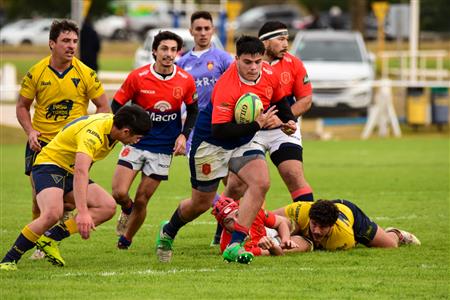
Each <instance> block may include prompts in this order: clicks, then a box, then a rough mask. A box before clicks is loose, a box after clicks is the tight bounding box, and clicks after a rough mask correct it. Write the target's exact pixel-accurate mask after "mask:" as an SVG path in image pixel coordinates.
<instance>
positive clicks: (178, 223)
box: [163, 206, 188, 239]
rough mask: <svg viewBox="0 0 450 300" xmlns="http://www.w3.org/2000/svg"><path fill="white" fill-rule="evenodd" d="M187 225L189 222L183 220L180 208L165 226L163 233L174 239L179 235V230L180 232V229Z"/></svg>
mask: <svg viewBox="0 0 450 300" xmlns="http://www.w3.org/2000/svg"><path fill="white" fill-rule="evenodd" d="M187 223H188V222H185V221H183V219H182V218H181V214H180V207H179V206H178V208H177V209H176V210H175V212H174V213H173V215H172V217H171V218H170V221H169V223H167V224H166V225H165V226H164V228H163V231H164V233H166V234H168V235H169V236H170V237H171V238H173V239H174V238H175V236H176V235H177V233H178V230H180V228H181V227H183V226H184V225H186V224H187Z"/></svg>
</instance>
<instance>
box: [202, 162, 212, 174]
mask: <svg viewBox="0 0 450 300" xmlns="http://www.w3.org/2000/svg"><path fill="white" fill-rule="evenodd" d="M202 173H203V174H205V175H208V174H209V173H211V165H210V164H203V165H202Z"/></svg>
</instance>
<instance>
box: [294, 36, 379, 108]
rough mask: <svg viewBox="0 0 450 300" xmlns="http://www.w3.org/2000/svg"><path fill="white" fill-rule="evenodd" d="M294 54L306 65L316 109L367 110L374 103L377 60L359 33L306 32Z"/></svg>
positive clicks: (295, 47)
mask: <svg viewBox="0 0 450 300" xmlns="http://www.w3.org/2000/svg"><path fill="white" fill-rule="evenodd" d="M291 53H292V54H294V55H295V56H297V57H299V58H300V59H301V60H302V61H303V63H304V65H305V68H306V71H307V72H308V77H309V79H310V81H311V83H312V86H313V104H314V106H316V107H338V106H340V107H344V108H345V107H347V108H351V109H364V108H367V107H368V106H369V104H370V103H371V100H372V80H373V79H374V74H375V73H374V66H373V61H374V56H373V54H370V53H368V52H367V50H366V47H365V44H364V40H363V38H362V36H361V34H360V33H359V32H351V31H332V30H309V31H302V32H299V33H297V35H296V37H295V39H294V42H293V44H292V48H291Z"/></svg>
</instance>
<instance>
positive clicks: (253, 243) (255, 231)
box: [220, 209, 276, 256]
mask: <svg viewBox="0 0 450 300" xmlns="http://www.w3.org/2000/svg"><path fill="white" fill-rule="evenodd" d="M275 221H276V216H275V214H274V213H272V212H270V211H267V210H264V209H260V210H259V212H258V214H257V215H256V218H255V220H254V221H253V223H252V226H251V227H250V232H249V237H248V240H247V241H246V242H245V245H244V247H245V250H247V251H249V252H252V253H253V254H254V255H256V256H258V255H261V248H259V247H258V242H259V240H260V239H261V238H262V237H264V236H266V235H267V233H266V227H269V228H273V227H274V226H275ZM230 241H231V233H229V232H228V231H226V230H225V229H224V230H223V231H222V236H221V237H220V251H221V252H223V251H224V250H225V248H226V247H227V245H228V244H229V243H230Z"/></svg>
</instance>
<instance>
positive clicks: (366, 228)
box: [332, 200, 378, 247]
mask: <svg viewBox="0 0 450 300" xmlns="http://www.w3.org/2000/svg"><path fill="white" fill-rule="evenodd" d="M332 202H334V203H342V204H344V205H345V206H347V207H348V208H350V210H351V211H352V213H353V218H354V223H353V233H354V235H355V241H356V242H357V243H361V244H363V245H365V246H367V247H369V243H370V242H371V241H372V240H373V238H374V237H375V234H376V233H377V230H378V225H377V224H376V223H375V222H373V221H372V220H371V219H369V217H368V216H366V214H365V213H364V212H363V211H362V210H361V209H360V208H359V207H358V206H356V205H355V204H353V203H351V202H350V201H347V200H333V201H332Z"/></svg>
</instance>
